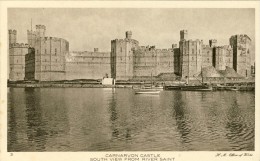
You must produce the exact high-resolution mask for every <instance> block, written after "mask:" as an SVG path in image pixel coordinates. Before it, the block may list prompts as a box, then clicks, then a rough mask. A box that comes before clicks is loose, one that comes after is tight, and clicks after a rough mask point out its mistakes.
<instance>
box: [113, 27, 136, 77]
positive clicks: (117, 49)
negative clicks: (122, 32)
mask: <svg viewBox="0 0 260 161" xmlns="http://www.w3.org/2000/svg"><path fill="white" fill-rule="evenodd" d="M138 45H139V42H138V41H136V40H134V39H132V32H131V31H127V32H126V38H125V39H115V40H112V41H111V57H110V62H111V77H112V78H114V79H117V80H129V79H132V78H133V75H134V74H133V68H134V67H133V51H134V50H135V49H136V48H137V47H138Z"/></svg>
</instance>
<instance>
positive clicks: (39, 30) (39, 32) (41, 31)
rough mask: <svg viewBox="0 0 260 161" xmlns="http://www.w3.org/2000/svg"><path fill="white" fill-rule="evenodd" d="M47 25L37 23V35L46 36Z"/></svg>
mask: <svg viewBox="0 0 260 161" xmlns="http://www.w3.org/2000/svg"><path fill="white" fill-rule="evenodd" d="M45 31H46V27H45V26H44V25H36V36H37V37H45Z"/></svg>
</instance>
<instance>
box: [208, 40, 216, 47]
mask: <svg viewBox="0 0 260 161" xmlns="http://www.w3.org/2000/svg"><path fill="white" fill-rule="evenodd" d="M209 46H210V47H215V46H217V40H216V39H211V40H209Z"/></svg>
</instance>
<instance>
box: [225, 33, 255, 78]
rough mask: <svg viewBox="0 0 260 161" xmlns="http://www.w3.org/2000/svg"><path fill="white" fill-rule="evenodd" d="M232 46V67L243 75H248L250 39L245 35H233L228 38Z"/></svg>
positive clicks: (249, 67) (249, 68)
mask: <svg viewBox="0 0 260 161" xmlns="http://www.w3.org/2000/svg"><path fill="white" fill-rule="evenodd" d="M229 43H230V45H231V47H232V48H233V68H234V70H235V71H236V72H237V73H238V74H240V75H241V76H244V77H249V76H251V75H250V70H251V53H250V46H251V39H250V38H249V37H248V36H247V35H233V36H231V38H230V39H229Z"/></svg>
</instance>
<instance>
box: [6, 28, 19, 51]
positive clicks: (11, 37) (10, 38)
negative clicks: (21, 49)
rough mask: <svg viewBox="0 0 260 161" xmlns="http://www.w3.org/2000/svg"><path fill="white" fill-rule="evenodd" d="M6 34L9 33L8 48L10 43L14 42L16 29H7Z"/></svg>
mask: <svg viewBox="0 0 260 161" xmlns="http://www.w3.org/2000/svg"><path fill="white" fill-rule="evenodd" d="M8 34H9V48H10V47H11V45H12V44H15V43H16V36H17V35H16V34H17V31H16V30H8Z"/></svg>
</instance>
